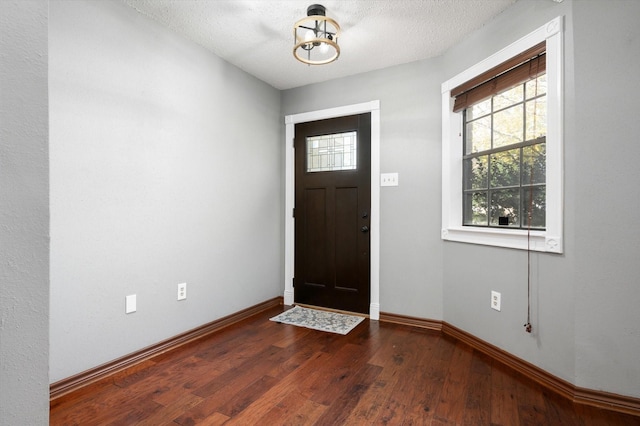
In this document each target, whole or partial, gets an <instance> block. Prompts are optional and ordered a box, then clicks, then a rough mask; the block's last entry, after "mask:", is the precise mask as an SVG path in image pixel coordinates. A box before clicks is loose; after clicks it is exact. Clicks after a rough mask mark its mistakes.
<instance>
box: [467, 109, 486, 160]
mask: <svg viewBox="0 0 640 426" xmlns="http://www.w3.org/2000/svg"><path fill="white" fill-rule="evenodd" d="M465 146H466V149H465V153H466V154H471V153H473V152H482V151H486V150H487V149H491V116H488V117H485V118H481V119H479V120H475V121H472V122H471V123H468V124H467V133H466V141H465Z"/></svg>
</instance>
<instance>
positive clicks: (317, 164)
mask: <svg viewBox="0 0 640 426" xmlns="http://www.w3.org/2000/svg"><path fill="white" fill-rule="evenodd" d="M357 158H358V156H357V133H356V132H347V133H337V134H333V135H320V136H312V137H308V138H307V172H327V171H337V170H355V169H356V167H357Z"/></svg>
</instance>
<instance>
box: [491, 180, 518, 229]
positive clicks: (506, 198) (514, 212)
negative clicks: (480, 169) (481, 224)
mask: <svg viewBox="0 0 640 426" xmlns="http://www.w3.org/2000/svg"><path fill="white" fill-rule="evenodd" d="M501 217H502V218H506V219H503V220H505V221H507V222H508V224H507V225H501V221H500V218H501ZM519 222H520V189H519V188H518V189H502V190H497V191H492V192H491V217H490V221H489V225H491V226H510V227H520V223H519Z"/></svg>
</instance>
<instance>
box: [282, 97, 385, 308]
mask: <svg viewBox="0 0 640 426" xmlns="http://www.w3.org/2000/svg"><path fill="white" fill-rule="evenodd" d="M367 112H370V113H371V225H370V229H371V230H370V231H369V235H370V238H371V250H370V252H371V270H370V282H371V301H370V306H369V318H370V319H372V320H379V319H380V101H379V100H376V101H371V102H365V103H360V104H353V105H347V106H341V107H336V108H329V109H323V110H318V111H310V112H304V113H299V114H292V115H287V116H285V118H284V122H285V165H286V170H285V209H284V211H285V218H284V222H285V226H284V234H285V249H284V304H285V305H292V304H293V274H294V253H295V251H294V239H295V220H294V218H293V207H294V202H295V179H294V176H295V155H294V154H295V152H294V151H295V150H294V146H293V144H294V139H295V125H296V124H298V123H305V122H308V121H316V120H324V119H327V118H335V117H342V116H346V115H355V114H364V113H367Z"/></svg>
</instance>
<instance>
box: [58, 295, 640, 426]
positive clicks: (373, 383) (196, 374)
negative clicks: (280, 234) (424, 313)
mask: <svg viewBox="0 0 640 426" xmlns="http://www.w3.org/2000/svg"><path fill="white" fill-rule="evenodd" d="M281 311H282V308H274V309H271V310H269V311H266V312H264V313H262V314H259V315H256V316H253V317H251V318H249V319H247V320H244V321H242V322H240V323H238V324H235V325H233V326H231V327H228V328H226V329H224V330H222V331H220V332H218V333H215V334H212V335H210V336H208V337H205V338H203V339H201V340H198V341H195V342H192V343H190V344H188V345H184V346H182V347H180V348H178V349H176V350H173V351H170V352H167V353H164V354H162V355H159V356H156V357H155V358H152V359H151V360H148V361H145V362H143V363H141V364H138V365H136V366H134V367H132V368H130V369H128V370H125V371H122V372H120V373H117V374H115V375H112V376H110V377H108V378H106V379H103V380H101V381H99V382H97V383H94V384H92V385H90V386H88V387H86V388H83V389H80V390H78V391H76V392H73V393H70V394H67V395H64V396H62V397H60V398H57V399H56V400H54V401H53V402H52V404H51V413H50V422H51V425H83V426H84V425H154V426H155V425H195V424H198V425H218V424H225V425H311V424H316V425H384V424H388V425H505V426H506V425H508V426H514V425H585V426H591V425H640V417H634V416H631V415H626V414H620V413H616V412H612V411H606V410H602V409H598V408H593V407H589V406H585V405H577V404H573V403H571V402H569V401H568V400H566V399H564V398H562V397H560V396H557V395H555V394H554V393H551V392H550V391H548V390H546V389H544V388H542V387H541V386H540V385H538V384H536V383H535V382H533V381H531V380H529V379H526V378H524V377H523V376H522V375H520V374H519V373H516V372H514V371H512V370H510V369H509V368H507V367H504V366H503V365H502V364H500V363H498V362H497V361H494V360H492V359H491V358H489V357H487V356H485V355H483V354H482V353H480V352H477V351H474V350H473V349H471V348H470V347H469V346H467V345H466V344H464V343H461V342H458V341H456V340H454V339H452V338H449V337H445V336H443V335H442V334H441V333H438V332H432V331H428V330H422V329H418V328H412V327H407V326H402V325H396V324H390V323H384V322H376V321H369V320H368V319H365V320H364V321H363V322H362V323H361V324H360V325H359V326H358V327H357V328H356V329H355V330H353V331H352V332H351V333H349V334H348V335H346V336H342V335H338V334H330V333H324V332H320V331H313V330H307V329H303V328H298V327H294V326H291V325H284V324H277V323H274V322H272V321H269V318H270V317H272V316H274V315H276V314H278V313H279V312H281Z"/></svg>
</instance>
